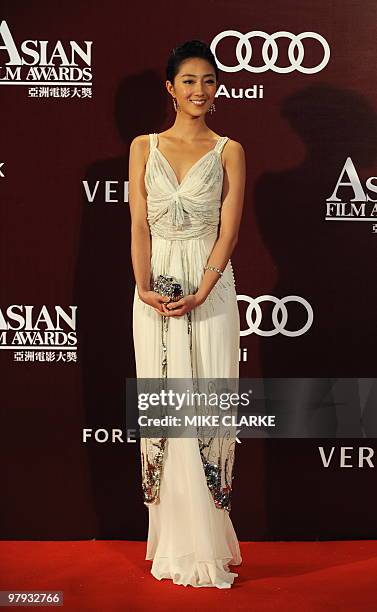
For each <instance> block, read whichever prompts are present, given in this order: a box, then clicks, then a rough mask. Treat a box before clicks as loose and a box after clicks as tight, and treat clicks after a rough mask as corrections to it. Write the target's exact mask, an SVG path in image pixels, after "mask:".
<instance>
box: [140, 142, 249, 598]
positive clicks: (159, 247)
mask: <svg viewBox="0 0 377 612" xmlns="http://www.w3.org/2000/svg"><path fill="white" fill-rule="evenodd" d="M149 137H150V152H149V157H148V161H147V165H146V171H145V185H146V190H147V194H148V197H147V210H148V222H149V225H150V230H151V236H152V243H151V244H152V253H151V276H152V278H153V279H155V278H157V277H158V275H159V274H168V275H171V276H174V277H175V278H176V279H177V280H178V281H179V282H180V283H181V285H182V287H183V290H184V294H185V295H186V294H188V293H194V292H195V290H196V288H197V287H198V286H199V285H200V282H201V278H202V276H203V273H204V265H205V264H206V263H207V260H208V257H209V255H210V253H211V250H212V248H213V245H214V243H215V241H216V239H217V232H218V227H219V220H220V209H221V191H222V182H223V167H222V162H221V151H222V148H223V146H224V144H225V143H226V141H227V137H226V136H225V137H222V138H220V139H219V140H218V141H217V143H216V146H215V147H214V148H213V149H212V150H211V151H209V152H208V153H206V154H205V155H204V156H202V157H201V158H200V159H199V160H198V161H197V162H196V163H195V164H194V165H193V166H192V167H191V169H190V170H189V171H188V173H187V174H186V175H185V177H184V178H183V180H182V182H181V183H180V184H179V183H178V180H177V177H176V175H175V172H174V170H173V169H172V167H171V166H170V164H169V162H168V161H167V159H166V158H165V157H164V156H163V154H162V153H161V152H160V150H159V149H158V135H157V134H150V135H149ZM191 320H192V332H191V333H192V340H191V350H190V346H189V342H188V334H187V319H186V316H184V317H169V328H168V338H167V355H168V359H167V376H168V377H171V378H180V377H182V378H186V379H187V378H191V377H192V376H197V377H202V378H210V377H217V378H222V377H223V378H234V379H235V378H238V375H239V332H240V320H239V312H238V307H237V296H236V290H235V283H234V276H233V270H232V265H231V261H230V260H229V262H228V264H227V266H226V268H225V270H224V274H223V276H222V277H221V278H219V280H218V281H217V283H216V285H215V287H214V288H213V289H212V291H211V293H210V294H209V296H208V297H207V299H206V300H205V302H204V303H203V304H201V305H200V306H198V307H197V308H195V309H193V310H192V311H191ZM133 336H134V347H135V361H136V374H137V377H138V378H159V377H161V359H162V350H161V315H160V314H158V313H157V312H156V311H155V310H153V308H151V307H150V306H148V305H147V304H145V303H144V302H142V301H141V300H140V298H139V296H138V293H137V289H136V286H135V295H134V307H133ZM147 506H148V511H149V531H148V541H147V551H146V559H150V560H153V563H152V568H151V573H152V575H153V576H154V577H155V578H157V579H159V580H161V579H163V578H168V579H171V580H172V581H173V582H174V583H175V584H181V585H185V586H187V585H192V586H194V587H218V588H230V587H231V585H232V583H233V581H234V579H235V577H237V576H238V574H237V573H235V572H231V571H230V569H229V565H239V564H240V563H241V562H242V558H241V554H240V548H239V543H238V540H237V536H236V533H235V531H234V528H233V525H232V522H231V519H230V516H229V512H228V511H227V510H225V509H223V508H219V507H216V505H215V503H214V499H213V496H212V494H211V492H210V490H209V488H208V486H207V481H206V477H205V473H204V469H203V464H202V460H201V457H200V452H199V447H198V441H197V439H193V438H183V439H182V438H169V439H168V441H167V447H166V449H165V454H164V458H163V469H162V476H161V484H160V491H159V499H158V500H157V503H151V504H147Z"/></svg>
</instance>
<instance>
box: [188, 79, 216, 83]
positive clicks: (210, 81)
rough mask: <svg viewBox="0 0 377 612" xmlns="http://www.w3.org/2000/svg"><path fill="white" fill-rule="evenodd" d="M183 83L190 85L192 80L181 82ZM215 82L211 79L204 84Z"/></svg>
mask: <svg viewBox="0 0 377 612" xmlns="http://www.w3.org/2000/svg"><path fill="white" fill-rule="evenodd" d="M183 82H184V83H192V82H193V80H192V79H188V80H186V81H183ZM214 82H215V81H214V80H213V79H209V80H208V81H206V83H214Z"/></svg>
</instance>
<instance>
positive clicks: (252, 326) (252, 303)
mask: <svg viewBox="0 0 377 612" xmlns="http://www.w3.org/2000/svg"><path fill="white" fill-rule="evenodd" d="M237 300H244V301H245V302H248V303H249V305H248V307H247V309H246V321H247V324H248V325H249V328H248V329H245V330H241V332H240V336H249V335H250V334H252V333H255V334H257V335H258V336H265V337H267V336H275V335H276V334H278V333H281V334H283V335H284V336H290V337H291V338H293V337H296V336H302V335H303V334H305V332H307V331H308V329H309V328H310V327H311V325H312V323H313V318H314V317H313V309H312V307H311V306H310V304H309V302H308V301H307V300H305V298H303V297H301V296H299V295H287V296H286V297H284V298H281V299H278V298H276V297H275V296H274V295H260V296H259V297H257V298H252V297H250V296H249V295H237ZM265 301H270V302H274V304H275V305H274V307H273V309H272V315H271V316H272V323H273V324H274V326H275V329H271V330H268V331H264V330H263V329H259V326H260V323H261V321H262V309H261V308H260V306H259V304H260V303H261V302H265ZM287 302H298V303H299V304H302V306H304V308H305V309H306V311H307V313H308V319H307V322H306V323H305V325H304V326H303V327H302V328H301V329H298V330H297V331H290V330H287V329H284V327H285V325H286V323H287V321H288V311H287V308H286V306H285V304H286V303H287ZM254 311H255V312H256V317H255V321H253V319H252V314H253V312H254ZM278 312H280V313H281V321H280V322H279V320H278Z"/></svg>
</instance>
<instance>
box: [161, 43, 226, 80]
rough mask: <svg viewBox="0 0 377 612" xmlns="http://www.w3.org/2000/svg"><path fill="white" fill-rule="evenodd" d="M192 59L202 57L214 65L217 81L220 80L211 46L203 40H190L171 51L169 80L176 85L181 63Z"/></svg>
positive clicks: (167, 70)
mask: <svg viewBox="0 0 377 612" xmlns="http://www.w3.org/2000/svg"><path fill="white" fill-rule="evenodd" d="M191 57H200V58H202V59H205V60H207V62H209V63H210V64H212V66H213V68H214V70H215V74H216V80H218V79H219V69H218V67H217V64H216V60H215V56H214V54H213V53H212V51H211V49H210V47H209V45H207V43H205V42H203V41H202V40H188V41H187V42H185V43H183V44H181V45H179V46H178V47H175V48H174V49H173V50H172V51H171V53H170V55H169V59H168V63H167V66H166V78H167V80H168V81H170V82H171V83H174V79H175V77H176V75H177V74H178V72H179V67H180V65H181V63H182V62H183V61H184V60H186V59H189V58H191Z"/></svg>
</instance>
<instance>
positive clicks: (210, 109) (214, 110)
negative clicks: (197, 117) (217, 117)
mask: <svg viewBox="0 0 377 612" xmlns="http://www.w3.org/2000/svg"><path fill="white" fill-rule="evenodd" d="M209 112H210V113H211V115H213V113H214V112H216V107H215V104H211V106H210V107H209Z"/></svg>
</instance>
